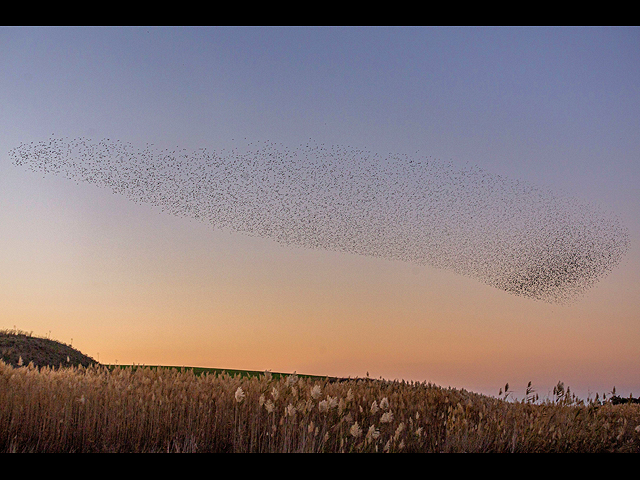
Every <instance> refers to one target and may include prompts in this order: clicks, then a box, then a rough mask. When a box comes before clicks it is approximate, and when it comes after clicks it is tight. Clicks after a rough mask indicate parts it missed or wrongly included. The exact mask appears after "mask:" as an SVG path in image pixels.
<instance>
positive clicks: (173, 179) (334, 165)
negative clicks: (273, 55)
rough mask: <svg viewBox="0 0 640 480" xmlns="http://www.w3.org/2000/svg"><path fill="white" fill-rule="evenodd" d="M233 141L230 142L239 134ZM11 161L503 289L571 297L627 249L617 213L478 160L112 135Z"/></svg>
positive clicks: (34, 146) (219, 221) (48, 143)
mask: <svg viewBox="0 0 640 480" xmlns="http://www.w3.org/2000/svg"><path fill="white" fill-rule="evenodd" d="M232 141H234V142H235V139H232ZM9 155H10V157H11V158H12V159H13V164H14V165H15V166H17V167H25V168H27V169H29V170H31V171H33V172H39V173H42V174H43V175H61V176H64V177H66V178H69V179H70V180H73V181H75V182H76V183H78V182H87V183H91V184H95V185H97V186H99V187H101V188H108V189H110V190H111V191H112V192H113V193H114V194H115V195H122V196H125V197H127V198H128V199H129V200H131V201H133V202H135V203H137V204H149V205H152V206H153V207H156V208H159V210H160V211H161V212H162V213H165V214H170V215H174V216H179V217H188V218H192V219H194V220H197V221H201V222H205V223H207V224H209V225H210V226H211V227H212V228H214V229H220V230H227V231H231V232H236V233H239V234H243V235H249V236H257V237H263V238H268V239H271V240H274V241H276V242H278V243H279V244H281V245H282V246H283V247H285V248H286V247H302V248H308V249H324V250H328V251H338V252H342V253H345V254H350V255H365V256H369V257H376V258H384V259H387V260H390V261H402V262H409V263H412V264H415V265H429V266H432V267H435V268H442V269H447V270H450V271H453V272H455V273H456V274H459V275H464V276H468V277H471V278H474V279H475V280H477V281H479V282H481V283H484V284H486V285H489V286H491V287H494V288H497V289H499V290H501V291H503V292H504V293H505V294H508V295H516V296H521V297H525V298H528V299H531V300H534V301H543V302H547V303H571V302H574V301H576V300H577V299H578V298H580V296H581V295H583V294H584V293H585V292H586V291H587V290H588V289H589V288H591V287H592V286H593V285H595V284H596V283H597V282H598V281H600V280H601V279H602V278H604V277H605V276H606V275H608V274H609V273H610V272H611V271H612V270H613V269H614V268H615V267H616V266H617V265H618V264H619V263H620V261H621V259H622V257H623V256H624V255H625V254H626V253H627V251H628V248H629V234H628V229H627V228H626V227H625V226H624V225H622V223H621V222H620V221H619V220H618V219H617V217H616V216H615V215H613V214H611V213H610V212H606V211H602V210H601V209H596V208H595V207H593V206H591V205H589V204H587V203H581V202H579V201H577V200H575V199H568V198H565V197H563V196H561V195H559V194H556V193H554V192H552V191H549V190H548V189H545V188H541V187H538V186H536V185H533V184H530V183H528V182H525V181H522V180H510V179H507V178H506V177H504V176H501V175H499V174H495V173H491V172H489V171H486V170H485V169H483V168H481V167H480V166H477V165H471V166H469V165H466V166H465V167H457V166H456V165H455V163H454V162H453V161H447V162H442V161H439V160H437V159H434V158H432V157H427V156H424V155H422V154H419V152H415V153H414V154H412V155H407V154H400V153H394V152H388V153H382V152H372V151H369V150H368V149H366V148H362V147H353V146H349V145H330V144H325V143H322V142H320V143H319V142H316V141H315V140H313V138H311V137H310V138H309V139H308V140H306V141H305V142H304V143H301V144H299V145H297V146H292V147H291V146H285V145H282V144H280V143H277V142H275V141H272V140H270V139H268V140H263V141H255V140H254V141H251V142H248V141H247V138H246V137H245V138H244V144H240V143H238V144H236V146H235V147H233V148H232V149H230V150H229V149H220V150H216V149H215V148H210V146H207V147H206V148H204V147H201V148H197V149H188V148H186V147H181V146H180V145H176V146H175V148H172V149H171V150H169V149H160V148H159V147H156V146H155V145H154V144H153V143H149V142H147V143H146V144H145V145H144V147H142V148H137V147H135V146H134V145H133V144H131V143H129V142H126V143H125V142H121V141H119V140H115V139H114V140H112V139H111V138H110V137H107V138H103V139H101V140H98V141H94V140H92V139H90V138H87V137H78V138H69V137H64V138H59V137H56V136H55V134H54V133H52V135H51V137H50V138H48V139H47V140H43V141H40V142H33V141H32V142H29V143H27V142H23V143H20V144H19V145H18V146H17V147H15V148H13V149H12V150H10V152H9Z"/></svg>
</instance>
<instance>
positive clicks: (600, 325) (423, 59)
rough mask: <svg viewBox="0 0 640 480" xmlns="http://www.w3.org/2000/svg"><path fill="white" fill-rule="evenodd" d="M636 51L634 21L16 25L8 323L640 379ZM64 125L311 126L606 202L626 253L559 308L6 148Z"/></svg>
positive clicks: (297, 357)
mask: <svg viewBox="0 0 640 480" xmlns="http://www.w3.org/2000/svg"><path fill="white" fill-rule="evenodd" d="M639 45H640V29H638V28H596V27H590V28H541V27H531V28H449V27H438V28H425V27H395V28H386V27H375V28H373V27H357V28H356V27H339V28H338V27H321V28H311V27H300V28H290V27H286V28H285V27H283V28H275V27H265V28H253V27H197V28H192V27H183V28H177V27H163V28H159V27H140V28H131V27H124V28H111V27H91V28H66V27H58V28H45V27H35V28H27V27H3V28H0V65H2V67H1V68H0V122H1V123H0V145H1V146H2V147H3V148H1V149H0V206H1V209H2V211H0V228H1V229H2V231H3V239H1V240H0V246H1V247H2V248H1V250H0V252H1V253H0V262H1V264H2V265H3V269H4V271H5V272H7V273H6V274H5V278H4V279H3V280H1V282H2V283H3V284H4V292H5V294H4V295H5V296H4V298H3V297H2V294H0V302H3V303H4V304H5V305H7V308H6V310H5V313H4V318H0V320H2V323H3V324H4V325H3V326H6V327H8V328H11V327H13V326H14V325H16V326H17V327H18V328H21V329H23V330H34V332H35V333H46V332H48V331H52V335H53V336H54V337H57V338H59V339H61V340H63V341H67V339H68V338H74V346H78V348H81V349H82V350H83V351H85V353H87V354H89V355H92V356H96V353H97V352H100V360H101V361H105V362H114V361H115V360H116V359H118V361H119V362H120V363H132V362H136V363H147V364H151V363H167V364H169V363H176V362H178V363H184V364H191V365H193V364H196V363H197V364H200V365H202V366H215V367H224V368H248V369H263V368H264V369H272V370H276V371H277V370H284V371H287V370H289V371H293V370H297V371H298V372H303V371H305V370H306V371H307V372H308V373H317V374H328V375H352V376H356V375H364V373H365V372H366V371H369V372H370V373H371V374H372V375H374V376H385V377H387V378H389V377H390V378H411V379H418V380H430V381H434V382H436V383H441V384H451V385H454V386H459V387H463V388H469V389H472V390H474V389H475V390H478V391H482V392H483V393H484V392H489V393H491V392H493V393H497V390H498V388H499V387H500V386H502V385H504V383H506V382H509V383H510V385H517V384H518V382H520V383H522V384H523V385H526V382H527V381H528V380H531V379H532V378H529V377H534V378H533V380H534V385H535V384H536V380H537V383H538V384H539V385H540V390H541V391H542V392H543V393H544V392H545V391H546V390H548V389H550V388H551V387H552V386H553V384H555V382H556V381H557V380H563V381H564V382H565V384H568V385H570V386H571V387H572V389H574V388H576V389H578V390H579V391H581V392H583V393H586V392H588V391H590V392H593V391H602V390H603V389H605V388H610V387H611V386H613V384H612V383H613V382H615V385H616V387H617V389H618V390H620V389H621V388H622V389H625V388H626V389H627V390H629V391H632V390H633V389H634V388H635V393H636V394H637V393H640V377H639V376H638V372H637V369H635V368H634V366H635V365H636V364H637V361H638V359H639V358H640V342H639V341H638V340H640V322H639V321H638V320H640V305H639V303H638V301H637V298H640V282H639V277H638V273H637V272H639V271H640V268H639V267H640V251H639V250H638V247H637V245H638V239H639V238H640V222H639V217H638V215H637V211H638V206H639V203H640V187H639V185H640V181H639V180H640V136H638V133H637V132H638V131H640V82H639V81H638V79H640V48H639V47H638V46H639ZM51 136H55V137H57V138H64V137H69V138H76V137H84V136H88V137H92V138H95V139H100V138H110V139H118V140H120V141H123V142H131V143H132V144H133V145H136V146H140V147H141V148H144V145H145V144H147V143H152V144H154V145H155V146H156V147H157V148H160V149H161V148H174V147H176V146H179V147H184V148H188V149H193V150H195V149H198V148H207V149H211V150H222V149H231V148H233V147H234V146H237V145H238V144H239V142H240V143H241V142H244V141H245V139H246V142H257V141H274V142H277V143H281V144H283V145H286V146H290V147H292V148H293V147H296V146H297V145H300V144H303V143H305V142H306V141H307V140H308V139H310V138H311V139H313V140H314V141H316V142H319V143H324V144H327V145H349V146H353V147H354V148H360V149H366V150H369V151H371V152H375V153H379V154H380V155H387V154H389V153H391V154H407V155H412V156H416V157H419V156H422V157H430V158H433V159H438V160H440V161H443V162H448V161H450V162H452V163H453V164H454V165H456V166H459V167H460V168H466V167H468V166H479V167H481V168H483V169H485V170H487V171H489V172H491V173H493V174H495V175H500V176H504V177H506V178H513V179H518V180H523V181H526V182H530V183H532V184H535V185H539V186H542V187H547V188H550V189H552V190H553V191H557V192H563V193H565V194H567V195H570V196H577V197H579V198H580V199H582V200H584V201H587V202H592V203H595V204H598V205H601V206H602V207H603V208H605V209H606V210H609V211H611V212H613V213H614V214H615V215H617V216H618V217H619V218H620V219H621V221H622V222H623V223H624V224H625V225H626V226H627V227H628V229H629V233H630V239H631V247H630V249H629V253H628V254H627V256H626V257H625V261H624V262H623V264H622V265H621V266H620V267H619V268H617V269H616V270H614V271H613V272H612V273H611V275H610V276H608V277H607V278H606V279H604V280H603V281H602V282H601V283H599V284H597V285H596V287H594V289H593V291H590V292H589V295H588V296H587V298H586V299H585V300H583V302H581V303H580V304H578V305H576V306H573V307H563V308H559V307H551V306H541V305H539V304H538V303H536V302H531V301H530V300H526V299H514V298H511V297H510V296H505V295H504V294H501V293H500V292H493V291H492V290H486V291H485V290H482V289H481V287H477V286H476V284H475V283H474V282H473V281H471V280H469V279H464V278H458V277H456V276H455V275H449V273H448V272H441V271H436V270H429V269H427V268H421V269H418V270H416V269H415V268H413V267H411V266H408V265H401V264H394V263H392V262H391V263H389V262H380V261H379V260H377V259H373V260H372V259H366V258H363V259H361V258H351V257H349V256H345V255H336V254H331V253H328V252H327V253H323V252H305V251H302V250H297V249H286V248H282V247H280V246H277V245H273V244H272V243H271V242H269V241H267V240H263V239H253V238H252V239H249V238H245V237H242V236H240V235H237V234H236V235H234V234H229V233H224V234H223V233H221V232H217V231H213V230H211V229H207V228H206V226H204V225H201V224H197V222H191V221H188V220H184V219H178V218H172V217H169V216H163V215H161V214H159V213H158V210H157V209H154V208H152V207H150V206H144V205H135V204H132V202H129V201H127V199H125V198H122V197H118V196H117V195H113V194H112V193H110V192H108V191H105V190H103V189H99V188H96V187H95V186H91V185H86V184H76V183H75V182H70V181H69V180H66V179H63V178H57V177H55V176H48V177H45V178H43V176H42V175H38V174H34V173H33V172H28V171H26V170H24V169H18V168H16V167H15V166H13V165H12V164H11V160H10V158H9V155H8V151H9V150H10V149H12V148H14V147H16V146H18V145H19V144H21V143H29V142H32V141H33V142H38V141H42V140H46V139H47V138H49V137H51ZM187 247H188V248H187ZM247 262H249V264H248V263H247ZM248 265H250V266H248ZM207 266H210V268H209V269H207ZM247 272H252V274H251V275H249V274H248V273H247ZM302 272H307V273H306V274H303V273H302ZM301 275H302V277H301ZM100 285H102V286H100ZM194 285H196V286H197V288H196V289H195V291H196V292H200V293H194V290H193V287H194ZM276 286H278V288H276ZM36 287H37V288H36ZM350 289H353V290H350ZM283 292H286V295H285V293H283ZM346 292H350V293H349V294H347V293H346ZM372 292H378V293H379V294H378V295H377V296H376V295H374V293H372ZM436 292H437V293H436ZM283 296H284V297H283ZM283 298H286V305H287V306H283V305H282V302H283ZM248 299H249V300H248ZM159 304H161V305H163V306H162V308H161V307H158V305H159ZM154 305H155V306H154ZM195 305H199V307H197V308H196V307H195ZM239 305H244V306H243V307H240V306H239ZM374 306H375V307H374ZM178 319H179V320H178ZM367 319H369V320H367ZM221 336H223V337H224V336H226V337H225V338H226V339H227V341H226V343H225V342H223V340H221V339H220V338H221ZM345 337H349V338H355V339H360V341H359V342H356V343H355V344H353V343H351V344H349V343H347V342H346V341H344V340H341V339H344V338H345ZM131 338H135V339H136V342H135V344H134V343H133V342H132V341H130V339H131ZM278 339H284V340H278ZM386 342H389V343H386ZM320 343H321V344H322V346H318V347H317V348H316V344H320ZM474 343H475V344H476V345H477V347H475V350H474V349H471V350H469V348H468V347H467V345H472V344H474ZM505 344H509V345H511V346H510V347H506V346H505ZM505 349H506V350H505ZM210 351H216V352H218V354H217V355H213V354H208V353H207V352H210ZM425 351H431V352H440V353H439V354H437V355H436V353H433V355H431V356H430V355H428V354H425V353H424V352H425ZM469 351H471V353H469V354H468V355H467V354H465V353H464V352H469ZM310 352H311V353H310ZM447 352H450V354H447ZM593 352H600V353H593ZM594 355H595V357H594V358H595V360H590V358H592V357H593V356H594ZM501 359H503V360H501ZM205 364H206V365H205ZM597 365H600V366H597ZM602 365H605V366H602ZM536 375H537V377H536ZM554 379H555V380H554ZM609 384H612V385H609Z"/></svg>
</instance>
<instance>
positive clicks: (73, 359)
mask: <svg viewBox="0 0 640 480" xmlns="http://www.w3.org/2000/svg"><path fill="white" fill-rule="evenodd" d="M0 360H2V361H3V362H4V363H6V364H9V365H12V366H14V367H18V366H20V365H24V366H26V365H29V363H31V362H33V365H34V366H36V367H45V366H49V367H52V368H58V367H60V366H62V367H71V366H78V365H82V366H84V367H88V366H89V365H93V364H97V363H98V362H97V361H96V360H94V359H93V358H91V357H89V356H88V355H85V354H83V353H82V352H80V351H78V350H76V349H75V348H73V347H71V346H70V345H67V344H65V343H61V342H57V341H55V340H51V339H48V338H43V337H37V336H33V335H31V334H30V333H27V332H22V331H16V330H0Z"/></svg>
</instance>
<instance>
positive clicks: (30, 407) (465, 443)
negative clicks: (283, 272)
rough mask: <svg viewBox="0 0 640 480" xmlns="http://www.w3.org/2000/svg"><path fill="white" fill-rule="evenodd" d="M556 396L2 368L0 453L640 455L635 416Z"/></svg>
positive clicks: (628, 410)
mask: <svg viewBox="0 0 640 480" xmlns="http://www.w3.org/2000/svg"><path fill="white" fill-rule="evenodd" d="M554 395H555V396H554V398H551V399H546V400H544V401H539V400H537V399H536V397H535V396H534V395H532V394H531V395H527V396H526V397H525V398H524V399H521V400H516V399H513V398H504V397H505V396H506V395H504V396H503V397H502V398H501V397H498V398H495V397H488V396H484V395H479V394H475V393H471V392H467V391H465V390H458V389H452V388H442V387H438V386H435V385H432V384H429V383H414V382H404V381H386V380H382V379H380V380H374V379H369V378H361V379H346V380H344V381H335V380H332V379H328V378H327V379H323V378H321V377H315V378H312V377H303V376H297V375H295V374H293V375H282V376H276V375H271V374H270V373H269V372H264V373H263V374H260V375H250V376H241V375H230V374H228V373H218V374H214V373H208V372H202V373H200V374H196V373H195V372H194V371H193V370H190V369H177V368H148V367H142V366H137V367H135V366H134V367H115V368H114V367H111V368H109V367H106V366H102V365H92V366H89V367H83V366H77V367H71V368H57V369H54V368H50V367H41V368H37V367H35V366H33V364H30V365H27V366H21V367H14V366H11V365H9V364H6V363H4V362H2V361H0V451H1V452H274V453H276V452H363V453H364V452H380V453H382V452H390V453H395V452H640V405H638V404H621V405H614V404H612V403H611V402H602V401H590V402H588V403H585V402H584V401H581V400H578V399H576V398H575V397H573V396H572V395H571V394H570V392H569V391H568V389H566V390H565V389H564V386H562V385H561V384H559V385H558V389H557V390H554Z"/></svg>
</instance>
